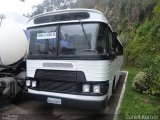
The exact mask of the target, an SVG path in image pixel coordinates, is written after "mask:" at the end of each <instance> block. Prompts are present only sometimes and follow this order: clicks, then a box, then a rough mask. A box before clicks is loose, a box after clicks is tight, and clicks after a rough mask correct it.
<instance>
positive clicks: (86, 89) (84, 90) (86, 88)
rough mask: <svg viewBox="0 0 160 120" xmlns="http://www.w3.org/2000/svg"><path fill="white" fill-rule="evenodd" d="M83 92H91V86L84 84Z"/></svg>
mask: <svg viewBox="0 0 160 120" xmlns="http://www.w3.org/2000/svg"><path fill="white" fill-rule="evenodd" d="M82 90H83V92H90V85H89V84H84V85H83V87H82Z"/></svg>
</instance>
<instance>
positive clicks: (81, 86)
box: [26, 9, 123, 108]
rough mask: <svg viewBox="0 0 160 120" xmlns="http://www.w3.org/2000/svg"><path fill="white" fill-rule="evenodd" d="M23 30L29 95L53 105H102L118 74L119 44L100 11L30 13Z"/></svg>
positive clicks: (113, 87) (75, 10)
mask: <svg viewBox="0 0 160 120" xmlns="http://www.w3.org/2000/svg"><path fill="white" fill-rule="evenodd" d="M27 30H28V33H29V38H30V40H29V41H30V42H29V49H28V57H27V80H26V90H27V93H29V95H31V96H32V97H33V98H36V99H37V100H41V101H46V102H48V103H52V104H59V105H67V106H74V107H83V108H103V107H105V106H106V103H107V101H108V100H109V98H110V97H111V95H112V92H113V90H114V89H115V86H116V84H117V82H118V79H119V76H120V69H121V66H122V63H123V47H122V45H121V43H120V42H119V40H118V39H117V34H116V33H115V32H113V31H112V28H111V26H110V24H109V22H108V21H107V19H106V18H105V16H104V15H103V14H102V13H101V12H99V11H97V10H90V9H70V10H60V11H53V12H47V13H43V14H40V15H37V16H34V17H33V18H31V19H30V20H29V23H28V28H27Z"/></svg>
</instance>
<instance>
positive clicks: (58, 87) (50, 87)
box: [39, 80, 78, 93]
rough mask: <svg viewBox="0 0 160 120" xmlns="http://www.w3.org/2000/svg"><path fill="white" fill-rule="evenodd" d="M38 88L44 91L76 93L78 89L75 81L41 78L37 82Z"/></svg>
mask: <svg viewBox="0 0 160 120" xmlns="http://www.w3.org/2000/svg"><path fill="white" fill-rule="evenodd" d="M39 89H40V90H44V91H52V92H63V93H76V92H77V90H78V89H77V83H70V82H55V81H43V80H41V81H40V83H39Z"/></svg>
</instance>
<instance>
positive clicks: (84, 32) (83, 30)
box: [79, 19, 91, 48]
mask: <svg viewBox="0 0 160 120" xmlns="http://www.w3.org/2000/svg"><path fill="white" fill-rule="evenodd" d="M79 23H80V25H81V27H82V32H83V34H84V36H85V39H86V40H87V43H88V45H89V47H90V48H91V45H90V42H89V40H88V37H87V34H86V31H85V29H84V26H83V24H82V22H81V20H80V19H79Z"/></svg>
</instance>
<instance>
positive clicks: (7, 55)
mask: <svg viewBox="0 0 160 120" xmlns="http://www.w3.org/2000/svg"><path fill="white" fill-rule="evenodd" d="M27 45H28V44H27V36H26V34H25V29H24V28H23V27H22V25H21V24H19V23H17V22H15V21H14V20H11V19H7V18H5V17H4V18H3V17H1V18H0V64H2V65H11V64H14V63H16V62H18V61H19V60H21V59H22V58H23V57H24V56H25V54H26V51H27Z"/></svg>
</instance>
